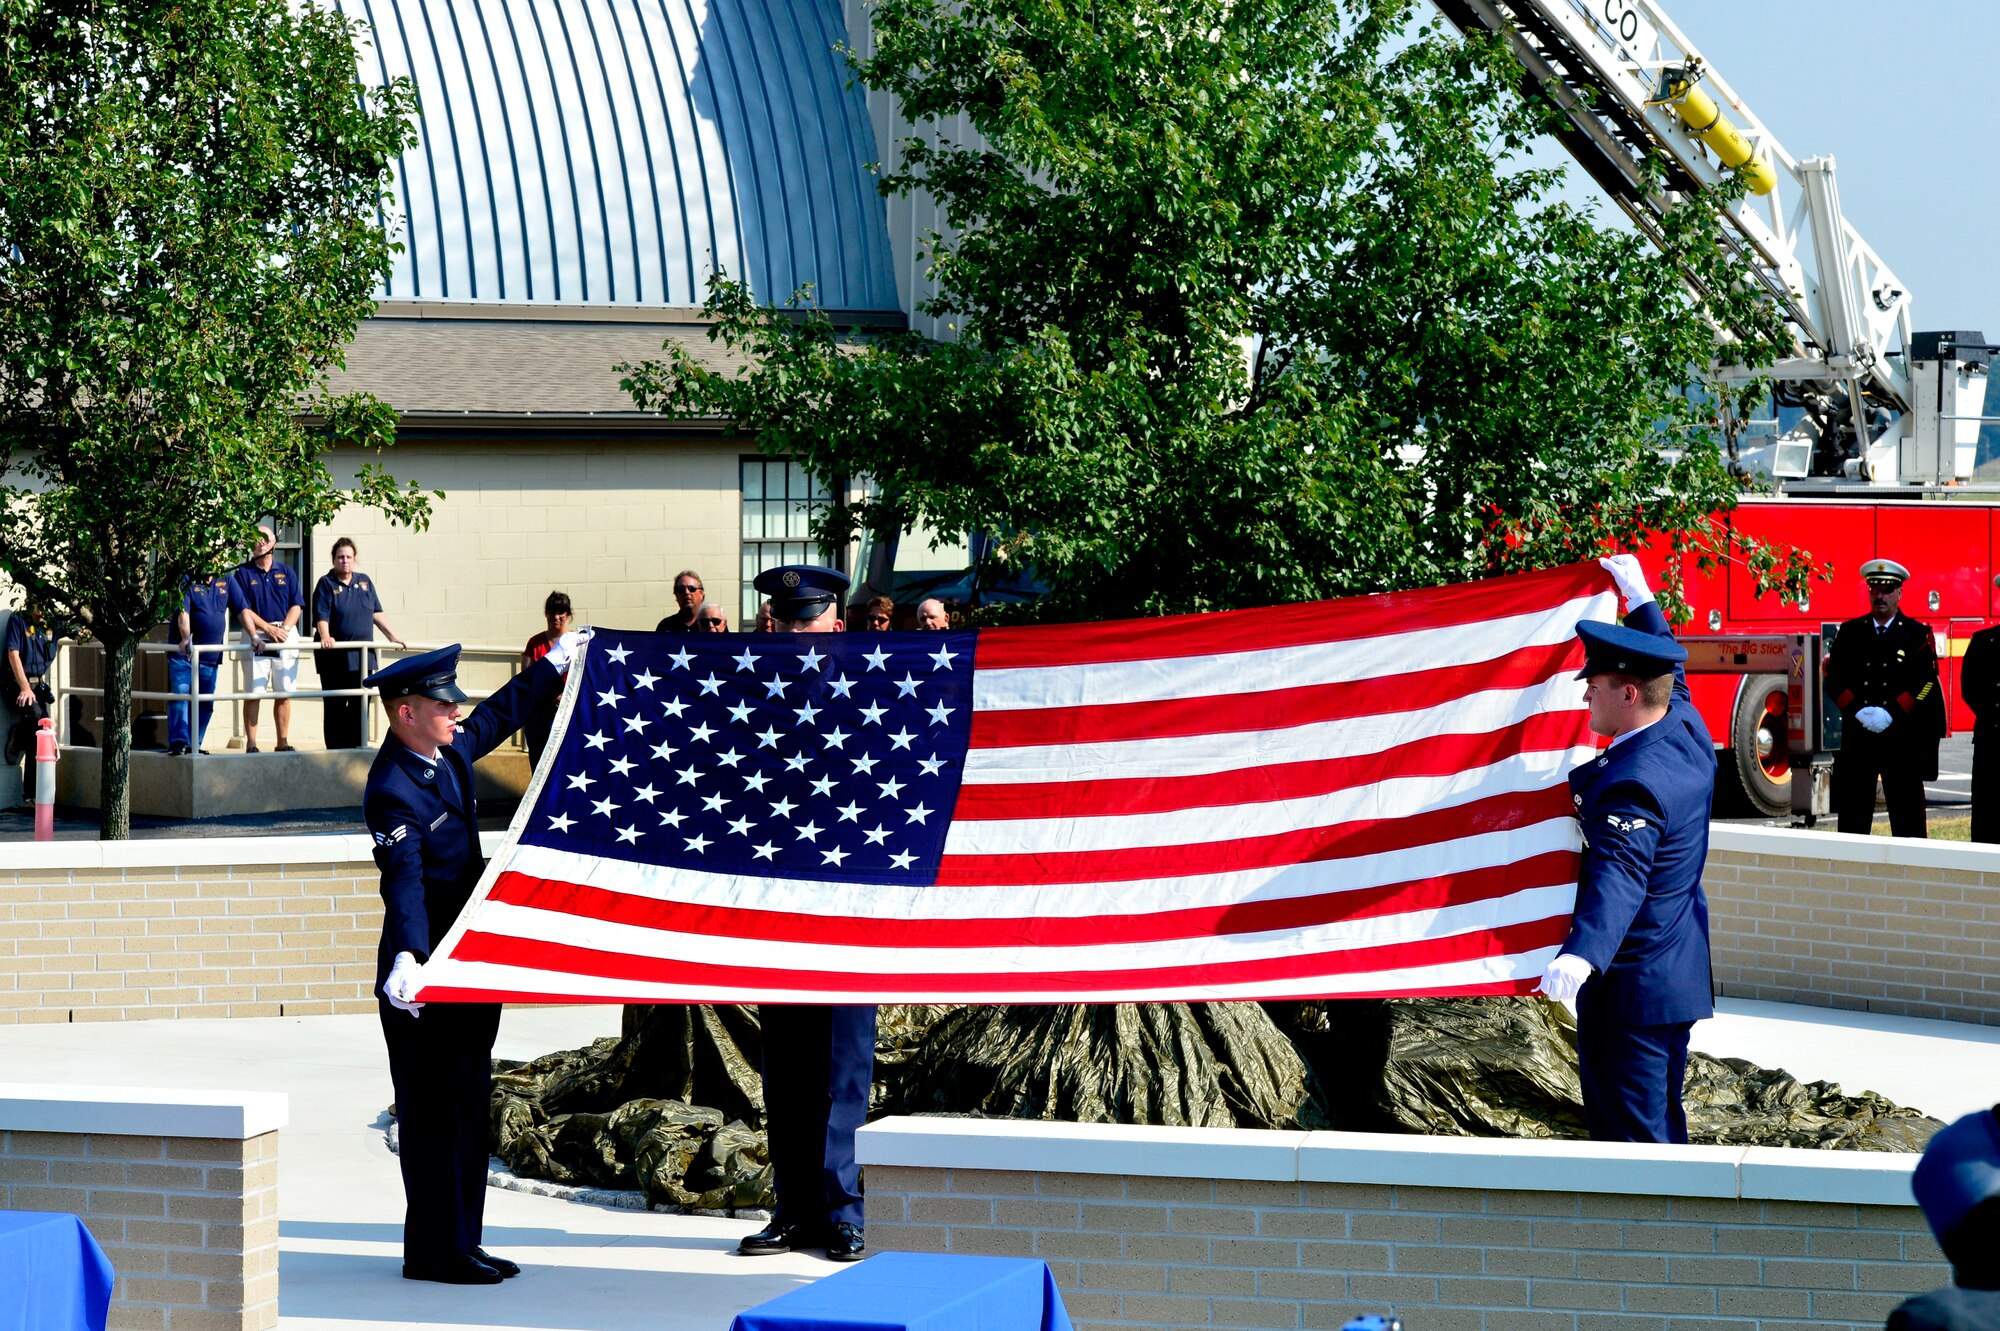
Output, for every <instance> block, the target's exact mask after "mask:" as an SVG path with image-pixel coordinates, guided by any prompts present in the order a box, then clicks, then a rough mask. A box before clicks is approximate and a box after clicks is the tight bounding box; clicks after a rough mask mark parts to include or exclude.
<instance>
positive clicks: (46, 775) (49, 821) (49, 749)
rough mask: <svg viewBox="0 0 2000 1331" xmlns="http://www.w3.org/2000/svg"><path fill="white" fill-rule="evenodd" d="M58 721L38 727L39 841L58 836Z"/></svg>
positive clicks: (37, 806)
mask: <svg viewBox="0 0 2000 1331" xmlns="http://www.w3.org/2000/svg"><path fill="white" fill-rule="evenodd" d="M56 754H57V749H56V723H55V722H54V721H52V720H50V719H49V718H48V717H46V716H45V717H43V718H42V719H41V721H40V722H38V723H37V724H36V726H35V840H37V841H54V840H55V839H56Z"/></svg>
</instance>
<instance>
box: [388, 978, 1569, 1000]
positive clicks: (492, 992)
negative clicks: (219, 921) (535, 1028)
mask: <svg viewBox="0 0 2000 1331" xmlns="http://www.w3.org/2000/svg"><path fill="white" fill-rule="evenodd" d="M1540 983H1541V977H1540V976H1538V975H1535V976H1529V977H1527V978H1526V979H1520V980H1492V981H1488V982H1487V983H1485V984H1446V985H1397V986H1392V987H1390V988H1386V989H1355V990H1352V991H1343V992H1342V993H1340V994H1338V995H1334V996H1335V997H1339V998H1495V997H1506V996H1509V995H1521V994H1531V993H1533V992H1534V991H1535V986H1536V985H1538V984H1540ZM741 992H742V991H740V990H733V989H732V990H723V989H717V990H712V991H709V992H708V993H705V994H700V995H696V996H692V997H683V998H677V999H675V1000H674V1001H675V1002H677V1003H740V1002H743V1001H745V1000H744V999H743V998H742V997H740V994H741ZM1315 996H1317V995H1311V994H1299V993H1295V992H1291V991H1288V990H1284V989H1277V988H1274V989H1272V990H1271V991H1270V992H1269V993H1266V994H1249V995H1242V996H1238V995H1234V994H1232V995H1231V996H1230V997H1231V999H1232V1001H1239V1002H1254V1001H1256V1000H1257V999H1260V998H1307V997H1315ZM417 1001H419V1002H422V1003H545V1004H558V1003H658V1002H660V1001H661V1000H660V998H659V996H658V995H656V994H646V993H642V992H640V991H639V990H637V989H634V990H632V991H631V992H629V993H623V994H573V993H570V992H568V991H563V992H561V993H551V992H549V991H547V990H540V989H473V988H466V987H464V986H461V985H451V984H438V985H427V986H425V987H424V988H423V989H421V990H419V991H418V993H417ZM753 1001H755V1002H757V1003H758V1004H759V1005H761V1006H771V1007H794V1006H800V1005H804V1004H815V1003H818V1002H819V1001H820V1000H818V999H811V998H758V999H755V1000H753ZM993 1001H996V1002H998V1001H1004V1000H999V999H995V1000H993ZM1103 1001H1105V1002H1121V1003H1124V1002H1134V1001H1138V1000H1136V999H1134V998H1133V997H1132V996H1130V995H1128V994H1125V993H1123V992H1121V993H1119V994H1118V996H1117V997H1116V998H1115V999H1114V998H1112V997H1110V996H1106V997H1105V998H1104V999H1103ZM1173 1001H1175V1002H1184V1003H1191V1002H1195V1001H1197V1000H1195V999H1176V1000H1173Z"/></svg>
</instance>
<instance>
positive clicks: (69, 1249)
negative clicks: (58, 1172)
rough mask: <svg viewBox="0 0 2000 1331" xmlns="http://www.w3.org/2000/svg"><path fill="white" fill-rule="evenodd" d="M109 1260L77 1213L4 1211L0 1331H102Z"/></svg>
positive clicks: (0, 1240) (0, 1220)
mask: <svg viewBox="0 0 2000 1331" xmlns="http://www.w3.org/2000/svg"><path fill="white" fill-rule="evenodd" d="M110 1309H111V1261H110V1259H109V1258H107V1257H106V1256H105V1255H104V1249H102V1248H100V1247H98V1246H97V1240H96V1239H94V1238H92V1237H91V1236H90V1231H89V1230H87V1229H85V1228H84V1227H83V1222H82V1221H81V1220H78V1219H77V1218H76V1217H75V1216H73V1215H63V1214H61V1213H59V1212H54V1211H0V1331H104V1318H105V1314H106V1313H108V1312H109V1311H110Z"/></svg>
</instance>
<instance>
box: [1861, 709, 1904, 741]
mask: <svg viewBox="0 0 2000 1331" xmlns="http://www.w3.org/2000/svg"><path fill="white" fill-rule="evenodd" d="M1854 719H1855V720H1856V721H1859V722H1860V723H1861V728H1862V729H1863V730H1865V731H1867V732H1868V733H1869V734H1871V735H1879V734H1881V733H1882V732H1883V731H1885V730H1887V729H1888V728H1889V723H1890V722H1891V721H1893V720H1895V719H1896V718H1895V717H1893V716H1890V715H1889V713H1888V712H1887V711H1885V710H1884V709H1882V708H1880V707H1864V708H1862V709H1861V710H1860V711H1858V712H1856V713H1855V714H1854Z"/></svg>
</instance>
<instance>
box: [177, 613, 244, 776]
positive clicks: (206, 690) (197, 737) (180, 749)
mask: <svg viewBox="0 0 2000 1331" xmlns="http://www.w3.org/2000/svg"><path fill="white" fill-rule="evenodd" d="M228 636H229V579H228V577H227V576H225V575H224V574H221V573H213V574H210V575H209V576H208V577H205V578H189V579H188V584H187V591H186V592H185V593H183V594H182V596H181V608H180V611H179V612H178V613H177V614H175V616H174V642H175V644H176V645H177V646H178V647H179V648H180V650H179V651H177V652H169V653H168V654H167V689H168V691H169V692H172V693H177V694H179V695H180V696H181V697H183V698H185V697H186V696H187V693H188V687H189V685H191V684H192V683H193V682H194V680H195V679H196V678H197V673H198V675H199V678H200V680H201V687H200V690H199V692H198V695H197V696H198V697H199V698H200V704H199V706H198V707H197V708H196V709H195V717H194V726H193V729H192V733H191V734H190V729H189V726H188V719H189V718H188V705H187V704H186V703H184V702H177V703H172V704H170V705H169V706H168V707H167V752H168V754H170V755H171V756H173V757H176V758H182V757H186V756H187V755H188V754H190V753H192V752H193V751H194V750H196V749H198V748H200V747H201V741H202V739H203V738H204V737H205V736H206V735H207V734H208V719H209V717H210V716H212V715H213V714H214V712H215V704H214V703H212V702H210V701H209V697H210V695H212V694H213V693H214V692H215V671H216V668H217V667H218V666H220V665H221V664H222V654H221V653H220V652H203V653H201V660H200V662H199V670H198V671H197V662H196V661H195V659H194V656H195V652H194V649H195V648H196V647H215V646H219V645H220V644H221V643H222V642H223V641H224V640H225V639H227V638H228Z"/></svg>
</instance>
